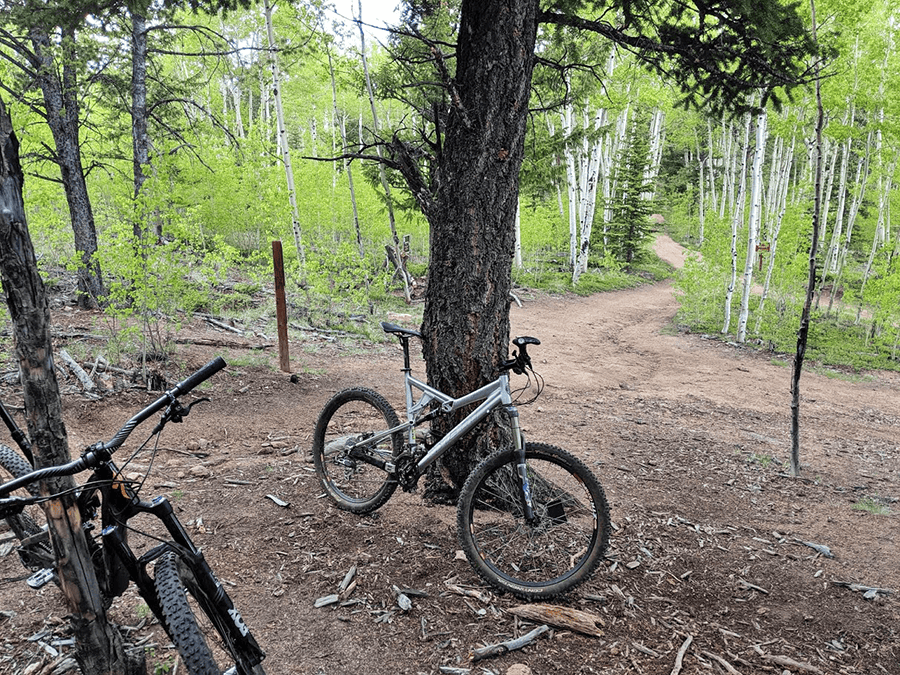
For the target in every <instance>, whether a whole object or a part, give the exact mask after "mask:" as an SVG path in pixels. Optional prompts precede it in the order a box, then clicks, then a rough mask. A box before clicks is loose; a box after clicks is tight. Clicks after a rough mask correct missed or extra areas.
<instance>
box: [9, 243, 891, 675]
mask: <svg viewBox="0 0 900 675" xmlns="http://www.w3.org/2000/svg"><path fill="white" fill-rule="evenodd" d="M659 251H660V253H661V255H662V256H663V257H665V258H666V259H669V260H671V261H672V262H673V263H677V262H679V261H680V260H681V253H680V251H679V249H678V248H677V246H675V244H674V243H672V242H671V240H668V239H666V238H661V239H660V243H659ZM520 297H521V299H522V300H523V307H521V308H520V307H516V306H513V308H512V323H513V333H514V334H529V335H534V336H536V337H538V338H540V340H541V345H540V347H537V348H534V349H533V350H532V354H533V356H534V361H535V366H536V369H537V370H538V371H539V372H540V374H541V375H542V376H543V377H544V379H545V381H546V389H545V391H544V393H543V395H542V396H541V397H540V398H539V399H538V400H537V402H536V403H534V404H533V405H531V406H527V407H524V408H523V409H522V410H521V413H522V420H523V424H524V427H525V430H526V433H527V434H528V435H529V437H530V438H531V439H533V440H542V441H546V442H549V443H552V444H555V445H559V446H562V447H565V448H567V449H569V450H571V451H572V452H574V453H575V454H577V455H578V456H580V457H581V458H582V459H584V460H585V462H587V463H588V464H589V465H590V466H591V467H592V468H593V470H594V471H595V472H596V473H597V475H598V477H599V478H600V480H601V482H602V483H603V485H604V487H605V489H606V492H607V496H608V498H609V501H610V503H611V506H612V517H613V521H614V524H615V528H614V533H613V537H612V547H611V550H610V553H609V558H608V560H607V561H606V563H605V564H604V565H602V566H601V568H600V570H598V572H597V574H596V575H595V576H594V577H593V578H592V579H591V580H590V581H589V582H588V583H586V584H585V585H584V586H582V587H580V588H579V589H577V591H576V592H573V593H571V594H570V595H569V596H566V597H565V598H563V599H561V600H559V601H558V603H557V604H562V605H565V606H566V607H571V608H577V609H581V610H585V611H589V612H593V613H595V614H596V615H598V616H599V617H600V619H601V621H602V627H601V630H602V633H603V634H602V636H601V637H588V636H584V635H580V634H577V633H575V632H573V631H571V630H566V629H564V628H555V629H554V630H553V631H552V632H550V633H545V634H544V635H543V636H542V637H540V638H538V640H537V641H536V643H535V644H533V645H531V646H529V647H526V648H525V649H523V650H519V651H514V652H510V653H508V654H505V655H503V656H499V657H494V658H490V659H487V660H484V661H480V662H478V663H477V664H474V665H473V664H472V663H471V662H470V660H469V654H470V652H471V651H472V650H473V649H474V648H476V647H478V646H481V645H485V644H493V643H498V642H502V641H505V640H508V639H510V638H512V637H514V636H517V635H521V634H524V633H525V632H527V631H528V630H530V628H532V627H533V625H531V624H529V623H526V622H525V621H522V620H517V619H516V618H515V617H514V616H513V615H512V614H511V613H509V612H508V610H509V609H510V608H511V607H513V606H515V605H518V604H520V603H518V602H517V601H516V600H515V599H514V598H511V597H508V596H497V595H494V594H489V595H488V597H487V601H482V600H479V599H478V598H475V597H465V596H462V595H460V594H458V593H454V592H452V591H450V590H449V588H448V585H447V584H448V582H450V583H455V584H458V585H461V586H464V587H469V588H475V589H478V590H482V591H487V589H485V588H484V587H483V586H482V585H481V584H480V583H479V579H478V578H477V577H476V575H475V574H474V572H473V571H472V570H471V569H470V567H469V566H468V564H467V562H466V561H465V559H464V558H462V559H461V557H460V556H459V555H458V553H457V550H458V548H459V547H458V545H457V541H456V533H455V514H454V511H453V509H452V508H450V507H434V506H428V505H427V504H425V503H423V502H422V500H421V498H420V497H419V496H418V495H407V494H404V493H398V494H397V495H396V496H395V497H394V499H392V501H390V502H389V503H388V504H387V505H386V506H384V507H383V508H382V509H381V510H380V511H379V512H377V513H376V514H374V515H372V516H367V517H357V516H353V515H350V514H347V513H344V512H341V511H338V510H337V509H335V508H334V507H332V506H331V505H330V504H329V503H328V501H327V500H326V499H324V498H321V497H320V490H319V489H318V487H317V484H316V479H315V476H314V473H313V469H312V465H311V463H310V461H309V458H308V449H309V445H310V437H311V433H312V429H313V426H314V423H315V419H316V415H317V412H318V410H319V409H321V407H322V406H323V404H324V403H325V401H326V400H327V399H328V398H329V397H330V396H331V395H332V394H333V393H334V392H335V391H337V390H339V389H342V388H345V387H348V386H353V385H365V386H370V387H373V388H376V389H378V390H380V391H382V392H383V393H384V394H385V395H387V396H388V398H389V399H390V400H391V401H392V402H393V403H394V405H395V406H397V407H399V406H400V405H401V403H402V395H401V390H400V377H401V374H400V370H399V368H400V365H401V363H400V360H399V352H398V350H397V348H396V346H395V345H392V344H387V345H375V344H360V343H358V342H357V343H350V342H343V341H342V340H332V339H330V338H328V337H322V336H320V337H307V338H305V339H304V341H303V343H302V345H301V344H294V345H293V349H294V354H293V364H294V367H295V368H296V369H297V370H298V374H297V375H296V377H295V378H294V380H295V382H292V381H291V379H290V378H289V377H288V375H286V374H283V373H280V372H278V371H277V368H276V365H277V354H276V353H275V350H274V349H271V350H270V351H269V352H267V353H268V354H269V355H270V359H269V361H270V363H269V365H267V366H266V367H244V366H232V367H230V368H229V369H228V370H227V371H226V372H225V373H221V374H219V375H218V376H217V377H216V378H214V380H213V383H212V386H211V387H210V388H208V389H207V390H206V392H207V393H208V395H210V396H211V397H212V402H211V403H208V404H205V405H202V406H199V407H197V408H195V414H193V415H191V417H190V418H189V419H188V420H187V421H186V422H185V423H184V424H181V425H170V426H169V427H168V428H167V430H166V432H165V433H164V434H163V438H162V442H161V445H162V446H163V449H162V450H161V451H160V452H159V454H158V456H157V458H156V462H155V463H154V465H153V469H152V472H151V474H150V477H149V479H148V481H147V484H146V485H145V487H144V493H145V494H147V495H150V494H159V493H162V494H168V495H169V496H170V498H171V499H172V500H173V501H174V502H175V504H176V506H177V508H178V509H179V510H180V517H181V518H182V519H183V521H184V522H186V523H191V531H192V534H193V536H195V537H196V540H197V541H198V542H199V543H200V544H201V545H202V546H203V548H204V551H205V552H206V555H207V558H208V559H209V561H210V562H211V564H212V566H213V568H214V569H215V570H216V571H217V572H218V573H219V575H220V576H221V577H222V578H223V579H225V580H227V581H229V582H233V584H234V585H233V586H230V585H229V586H228V591H229V593H230V594H231V595H232V597H233V598H234V600H235V604H236V605H237V607H238V608H239V609H240V610H241V611H242V613H243V614H244V616H245V618H246V620H247V622H248V624H249V625H250V627H251V629H252V631H253V633H254V634H255V635H256V636H257V638H258V639H259V641H260V642H261V643H262V645H263V646H264V648H265V649H266V651H267V652H268V658H267V659H266V663H265V665H266V671H267V672H268V673H269V674H270V675H279V674H287V673H300V674H306V673H309V674H319V673H322V674H343V673H346V674H351V675H352V674H357V673H366V674H369V675H388V674H390V675H394V674H396V673H410V674H413V675H414V674H417V673H438V672H439V667H440V666H455V667H458V668H465V667H470V668H472V672H473V673H482V672H491V673H509V672H519V673H521V672H527V671H526V670H523V669H521V668H513V666H514V665H515V664H524V665H527V666H528V667H530V669H531V671H532V672H533V673H540V674H546V673H637V674H646V675H653V674H666V675H668V674H670V673H674V672H676V670H677V666H676V664H677V663H678V662H680V663H681V664H682V665H681V670H680V672H681V673H713V674H716V673H724V672H728V673H733V672H739V673H743V674H749V673H766V672H773V673H783V672H789V673H801V672H813V673H816V672H818V673H866V674H868V673H873V674H874V673H900V646H898V637H900V636H898V625H900V624H898V618H900V617H898V604H897V595H896V592H897V591H898V590H900V553H898V548H897V545H896V543H895V538H894V535H893V534H892V532H895V531H896V529H897V515H896V513H897V511H898V509H900V506H898V504H897V503H896V500H897V498H898V497H900V473H898V469H900V464H898V459H900V451H898V445H897V435H898V434H900V412H898V410H900V376H898V374H897V373H891V372H877V373H869V374H867V375H865V376H864V377H857V378H852V379H850V378H842V377H829V376H827V374H825V373H823V372H805V373H804V374H803V378H802V380H801V391H802V397H801V398H802V400H801V408H800V410H801V458H802V462H803V477H802V478H801V479H796V478H791V477H789V476H788V475H787V468H786V459H787V457H788V454H789V451H790V419H791V415H790V378H791V368H790V366H789V365H786V364H787V363H789V361H790V358H785V357H783V356H777V355H773V354H770V353H762V352H759V351H754V350H751V349H747V348H743V347H741V346H738V345H734V344H731V343H727V342H723V341H721V340H718V339H715V338H711V337H709V336H702V335H694V334H686V333H682V332H679V331H678V330H677V329H676V328H675V327H674V325H673V317H674V314H675V310H676V306H677V305H676V300H675V298H674V297H673V293H672V287H671V285H670V284H669V283H660V284H655V285H648V286H644V287H642V288H638V289H635V290H628V291H620V292H615V293H606V294H602V295H597V296H594V297H590V298H576V297H569V296H566V297H544V296H537V295H533V294H529V293H528V292H522V293H521V294H520ZM58 316H59V321H58V323H59V324H60V328H61V330H65V331H68V332H77V331H78V330H79V329H82V330H84V329H88V328H89V326H90V321H91V318H90V317H89V316H86V315H83V314H79V313H77V312H74V311H69V312H59V313H58ZM193 328H194V337H205V338H212V339H218V340H221V341H226V342H231V343H233V344H235V345H237V343H239V342H240V339H239V338H236V337H235V336H233V335H231V334H228V333H223V332H216V331H214V329H213V328H212V327H210V326H208V325H201V324H199V323H198V324H195V325H194V326H193ZM258 341H259V340H258V339H255V338H254V339H252V340H250V342H251V343H254V344H255V343H257V342H258ZM216 353H223V355H224V356H225V357H226V360H229V359H231V360H232V361H233V362H234V363H238V362H240V360H241V359H245V360H246V355H247V353H248V352H247V350H245V349H241V348H239V346H235V347H234V348H226V349H224V350H223V349H222V348H211V347H210V348H203V347H199V346H197V345H193V346H190V347H185V348H184V350H183V351H181V352H180V353H179V355H178V359H179V361H180V363H181V365H182V366H183V369H181V370H180V371H179V372H173V373H171V374H170V375H171V377H172V379H173V380H174V379H176V377H178V376H181V375H184V374H185V373H186V372H187V371H188V369H190V368H195V367H198V366H199V365H201V364H202V363H204V362H205V361H206V360H208V359H209V358H211V356H212V355H214V354H216ZM420 365H421V364H420ZM420 370H421V369H420ZM300 371H305V372H300ZM0 395H2V396H3V398H4V400H7V401H9V400H12V401H13V402H15V400H16V398H17V397H18V394H17V392H16V390H15V389H13V388H10V387H3V388H2V389H0ZM149 400H150V395H148V394H145V393H141V392H136V391H132V392H130V393H119V394H117V395H115V396H108V397H104V398H103V399H102V400H100V401H89V400H87V399H86V398H85V397H83V396H82V395H81V394H70V395H67V396H66V398H65V408H66V415H67V419H66V422H67V427H68V430H69V434H70V442H71V445H72V447H73V448H77V447H83V446H84V445H86V444H87V443H89V442H91V441H93V440H97V438H98V437H103V438H109V437H110V436H111V434H112V432H113V431H115V429H117V428H118V427H119V426H120V425H121V424H122V423H123V422H124V420H125V419H127V418H128V417H129V416H130V415H131V414H132V413H133V412H134V411H136V410H137V409H138V408H139V407H141V406H142V405H143V404H145V403H146V402H148V401H149ZM147 431H149V429H148V430H147ZM137 435H138V434H135V437H136V436H137ZM198 439H199V440H198ZM185 451H188V452H194V453H195V455H190V454H186V452H185ZM144 461H145V460H144ZM143 466H146V463H145V464H144V465H143ZM197 467H202V468H197ZM138 468H139V467H135V470H137V469H138ZM192 470H193V471H194V472H197V473H192ZM203 474H208V475H203ZM269 495H272V496H275V497H277V498H279V499H281V500H284V501H286V502H288V503H289V505H288V506H287V507H283V506H279V505H277V504H276V502H275V501H274V500H272V499H271V498H269V497H268V496H269ZM864 504H871V505H876V506H882V507H884V508H885V509H886V510H887V513H885V514H876V513H873V512H871V511H868V510H861V509H860V508H859V506H860V505H864ZM803 542H807V543H803ZM808 543H812V544H819V545H824V546H827V547H829V549H830V550H831V551H832V552H833V554H834V557H833V558H829V557H824V556H823V555H822V554H820V553H819V552H817V550H816V549H814V548H813V547H811V546H809V545H807V544H808ZM354 566H355V567H356V568H357V571H358V576H357V585H356V587H355V589H354V590H353V592H352V593H351V594H350V595H349V596H348V598H347V599H348V600H349V601H351V602H349V603H346V604H342V605H337V606H334V605H332V606H327V607H323V608H318V609H317V608H314V606H313V604H314V602H315V601H316V599H317V598H320V597H323V596H326V595H329V594H332V593H336V592H337V588H338V586H339V584H340V583H341V581H342V580H343V579H344V577H345V575H346V574H347V572H348V570H349V569H350V568H351V567H354ZM20 575H21V567H20V566H19V565H18V562H17V559H16V557H15V555H8V556H7V557H5V558H2V559H0V579H9V578H14V577H18V576H20ZM838 582H850V583H855V584H861V585H862V586H865V587H874V588H880V589H890V590H892V591H893V594H890V595H888V594H885V593H875V594H874V597H872V598H867V597H866V596H865V595H864V593H863V592H862V591H860V590H854V589H851V588H849V587H847V586H846V585H842V584H841V583H838ZM395 586H396V587H398V588H412V589H418V590H421V591H424V592H426V593H427V595H424V596H422V597H418V596H414V597H412V602H413V607H412V609H411V610H409V611H407V612H404V611H401V610H400V609H399V608H398V606H397V598H396V594H395V592H394V590H392V589H393V588H394V587H395ZM870 595H871V594H870ZM0 610H3V612H2V613H0V630H2V631H3V640H2V641H0V672H2V673H24V672H28V673H35V674H36V673H44V672H46V673H49V672H50V668H49V664H51V663H56V662H58V661H59V660H60V658H59V657H57V658H55V659H54V658H53V657H52V656H50V654H49V653H48V650H46V649H44V647H43V646H42V643H43V644H47V645H50V643H51V640H53V639H54V637H59V636H65V634H66V626H65V622H64V621H62V619H61V617H63V615H64V614H65V609H64V607H63V606H62V605H61V603H60V601H59V593H58V591H57V590H56V589H55V587H52V586H48V587H45V588H44V589H43V590H41V591H39V592H35V591H32V590H30V589H29V588H28V587H26V586H25V584H24V583H22V582H21V581H16V582H7V583H3V584H2V585H0ZM141 615H142V612H141V610H140V607H139V602H138V601H137V600H136V599H135V598H134V597H133V595H131V594H128V595H126V596H125V597H124V598H122V599H121V600H120V601H117V603H116V605H115V615H114V616H115V619H116V620H117V621H118V622H120V623H121V624H124V625H128V626H135V625H141ZM42 631H46V632H45V633H44V634H43V635H41V636H40V637H39V638H38V639H35V640H33V641H30V642H29V641H26V640H25V638H28V637H33V636H34V635H35V634H40V633H41V632H42ZM142 637H143V638H146V639H148V640H149V642H147V643H145V646H148V645H155V646H152V647H151V648H150V649H149V650H148V651H149V653H151V654H152V661H151V663H152V664H154V665H155V664H160V665H161V666H162V665H166V664H171V663H172V661H173V659H174V657H173V652H172V651H171V650H170V648H169V647H168V645H167V640H166V639H165V637H164V636H163V635H162V634H161V631H159V628H158V626H154V625H152V624H151V625H143V627H141V628H140V629H139V630H137V631H135V632H134V633H132V634H131V636H130V639H131V640H139V639H141V638H142ZM688 642H689V644H688ZM685 645H687V648H686V651H685V653H684V655H683V659H680V658H679V651H680V650H681V649H682V648H683V647H684V646H685ZM58 649H60V650H61V651H62V652H63V656H65V655H66V654H69V655H70V654H71V653H72V648H71V647H69V646H60V647H58ZM726 662H727V664H728V667H726V666H725V665H723V664H725V663H726ZM38 663H40V664H41V665H38ZM729 667H730V668H731V670H729V669H728V668H729ZM483 669H485V670H483ZM151 672H152V669H151ZM159 672H162V670H160V671H159ZM178 672H183V668H180V669H179V671H178Z"/></svg>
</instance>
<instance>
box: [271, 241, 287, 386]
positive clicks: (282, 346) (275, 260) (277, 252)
mask: <svg viewBox="0 0 900 675" xmlns="http://www.w3.org/2000/svg"><path fill="white" fill-rule="evenodd" d="M272 265H273V266H274V268H275V316H276V317H277V320H278V359H279V362H280V365H281V370H283V371H284V372H286V373H289V372H291V357H290V354H289V353H288V335H287V305H286V304H285V300H284V256H283V255H282V253H281V242H280V241H279V240H277V239H276V240H275V241H273V242H272Z"/></svg>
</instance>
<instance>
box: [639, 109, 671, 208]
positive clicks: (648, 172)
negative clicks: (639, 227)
mask: <svg viewBox="0 0 900 675" xmlns="http://www.w3.org/2000/svg"><path fill="white" fill-rule="evenodd" d="M665 120H666V115H665V113H664V112H663V111H662V110H660V109H659V108H657V109H656V110H654V111H653V114H652V116H651V117H650V149H649V152H648V157H647V167H646V168H645V169H644V182H645V183H646V184H647V185H654V184H655V183H656V177H657V176H658V175H659V166H660V163H661V162H662V151H663V144H664V142H665ZM654 196H655V190H650V191H648V192H644V193H642V194H641V199H644V200H646V201H650V200H652V199H653V197H654Z"/></svg>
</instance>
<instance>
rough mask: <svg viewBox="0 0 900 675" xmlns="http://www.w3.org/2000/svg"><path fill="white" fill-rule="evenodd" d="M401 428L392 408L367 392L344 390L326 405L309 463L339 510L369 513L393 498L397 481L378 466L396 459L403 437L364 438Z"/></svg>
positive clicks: (320, 418) (397, 433) (376, 395)
mask: <svg viewBox="0 0 900 675" xmlns="http://www.w3.org/2000/svg"><path fill="white" fill-rule="evenodd" d="M399 424H400V421H399V420H398V419H397V413H395V412H394V409H393V408H392V407H391V404H390V403H388V402H387V401H386V400H385V399H384V397H383V396H381V394H378V393H377V392H374V391H372V390H371V389H345V390H344V391H341V392H338V393H337V394H335V395H334V397H333V398H332V399H331V400H330V401H329V402H328V403H327V404H326V405H325V408H323V410H322V412H321V413H320V414H319V419H318V422H317V423H316V431H315V435H314V437H313V448H312V453H313V463H314V464H315V467H316V475H317V476H318V477H319V481H320V482H321V483H322V487H324V488H325V491H326V492H327V493H328V495H329V496H330V497H331V498H332V499H333V500H334V501H335V503H336V504H337V505H338V506H339V507H340V508H342V509H345V510H347V511H352V512H353V513H369V512H371V511H374V510H375V509H377V508H379V507H380V506H382V505H383V504H384V503H385V502H386V501H387V500H388V499H390V497H391V495H392V494H394V490H396V489H397V480H396V478H394V477H393V476H391V475H390V474H388V473H387V471H385V470H384V469H383V468H379V466H378V464H381V465H382V466H383V465H384V463H385V462H392V461H393V460H394V458H396V457H397V456H398V455H399V454H400V450H401V448H402V445H403V434H401V433H400V432H396V433H394V434H391V435H390V436H386V437H385V438H383V439H381V440H380V441H377V442H367V441H366V439H369V438H372V437H373V436H374V434H375V433H378V432H382V431H386V430H388V429H393V428H394V427H396V426H399ZM366 460H368V461H366Z"/></svg>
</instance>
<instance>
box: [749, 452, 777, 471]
mask: <svg viewBox="0 0 900 675" xmlns="http://www.w3.org/2000/svg"><path fill="white" fill-rule="evenodd" d="M747 461H749V462H750V463H751V464H759V465H760V466H761V467H762V468H763V469H769V468H772V467H775V466H778V465H780V464H781V462H779V461H778V460H777V459H776V458H775V457H772V456H770V455H757V454H756V453H753V454H752V455H750V457H749V459H748V460H747Z"/></svg>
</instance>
